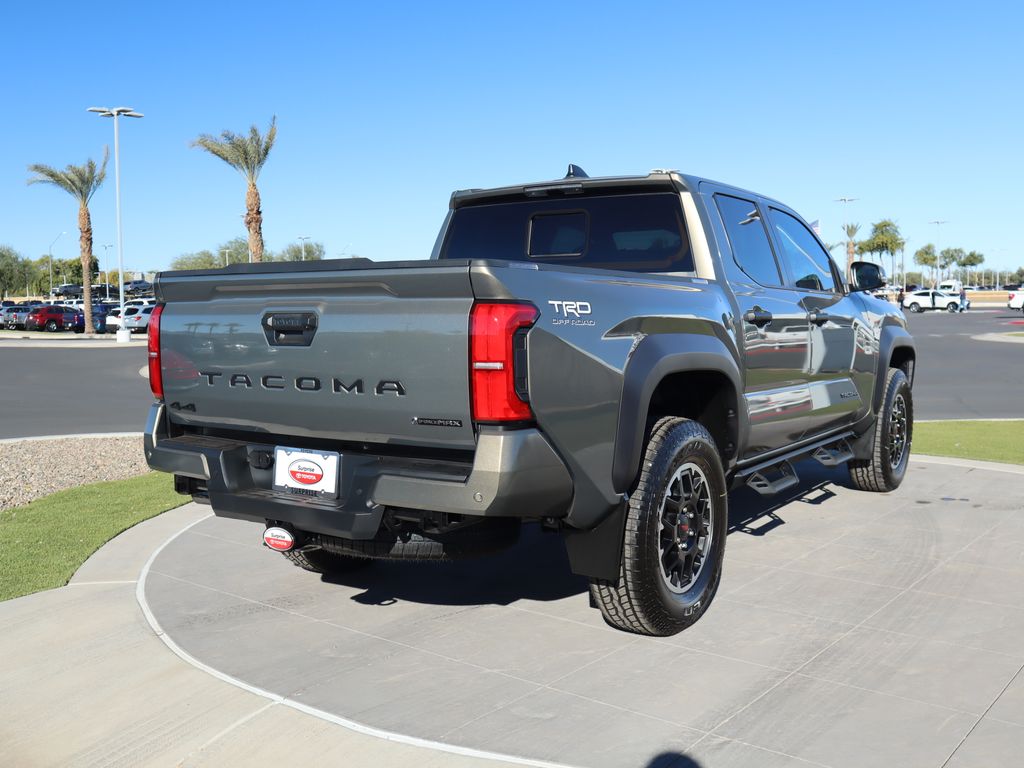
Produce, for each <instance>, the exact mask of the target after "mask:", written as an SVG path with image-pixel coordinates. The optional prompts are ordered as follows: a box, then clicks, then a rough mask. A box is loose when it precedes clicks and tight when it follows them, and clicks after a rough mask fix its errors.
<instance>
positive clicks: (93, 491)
mask: <svg viewBox="0 0 1024 768" xmlns="http://www.w3.org/2000/svg"><path fill="white" fill-rule="evenodd" d="M185 501H186V499H185V497H183V496H180V495H178V494H177V493H175V492H174V487H173V480H172V478H171V476H170V475H166V474H163V473H160V472H150V473H148V474H145V475H142V476H140V477H133V478H131V479H129V480H114V481H112V482H107V483H93V484H91V485H84V486H82V487H80V488H71V489H69V490H66V491H59V492H57V493H54V494H51V495H49V496H46V497H44V498H42V499H38V500H36V501H33V502H31V503H29V504H26V505H25V506H23V507H15V508H13V509H8V510H4V511H2V512H0V600H9V599H11V598H12V597H20V596H21V595H27V594H30V593H32V592H38V591H39V590H41V589H52V588H53V587H61V586H63V585H65V584H67V583H68V579H70V578H71V576H72V575H74V573H75V571H76V570H78V568H79V566H81V564H82V563H84V562H85V560H86V559H87V558H88V557H89V556H90V555H91V554H92V553H93V552H95V551H96V550H97V549H99V548H100V547H101V546H103V545H104V544H105V543H106V542H108V541H109V540H110V539H112V538H114V537H115V536H116V535H117V534H119V533H121V531H124V530H126V529H127V528H131V527H132V526H133V525H135V524H136V523H141V522H142V521H143V520H147V519H149V518H151V517H153V516H154V515H158V514H160V513H161V512H165V511H166V510H168V509H172V508H173V507H177V506H180V505H181V504H184V503H185Z"/></svg>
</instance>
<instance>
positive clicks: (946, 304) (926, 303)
mask: <svg viewBox="0 0 1024 768" xmlns="http://www.w3.org/2000/svg"><path fill="white" fill-rule="evenodd" d="M970 306H971V303H970V302H967V307H968V308H970ZM903 308H904V309H909V310H910V311H911V312H924V311H925V310H926V309H944V310H946V311H947V312H959V311H960V297H959V296H954V295H953V294H951V293H943V292H942V291H928V290H925V291H914V292H913V293H908V294H907V295H906V296H904V297H903Z"/></svg>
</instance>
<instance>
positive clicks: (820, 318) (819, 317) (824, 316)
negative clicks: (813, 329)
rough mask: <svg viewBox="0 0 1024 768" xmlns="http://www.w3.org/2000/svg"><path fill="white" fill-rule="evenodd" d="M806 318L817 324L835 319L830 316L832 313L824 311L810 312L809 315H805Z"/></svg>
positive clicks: (820, 324)
mask: <svg viewBox="0 0 1024 768" xmlns="http://www.w3.org/2000/svg"><path fill="white" fill-rule="evenodd" d="M807 319H808V321H810V322H811V323H813V324H814V325H817V326H822V325H824V324H825V323H828V322H830V321H832V320H835V318H834V317H832V315H830V314H828V313H826V312H811V313H810V314H809V315H807Z"/></svg>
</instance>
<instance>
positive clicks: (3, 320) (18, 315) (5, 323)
mask: <svg viewBox="0 0 1024 768" xmlns="http://www.w3.org/2000/svg"><path fill="white" fill-rule="evenodd" d="M27 314H28V305H26V304H15V305H13V306H10V307H4V308H3V309H0V328H7V329H9V330H14V329H15V328H17V327H19V326H20V327H21V328H24V327H25V315H27Z"/></svg>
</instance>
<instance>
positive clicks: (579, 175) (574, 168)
mask: <svg viewBox="0 0 1024 768" xmlns="http://www.w3.org/2000/svg"><path fill="white" fill-rule="evenodd" d="M565 178H567V179H589V178H590V177H589V176H587V172H586V171H584V170H583V169H582V168H580V167H579V166H578V165H573V164H572V163H569V170H568V171H566V172H565Z"/></svg>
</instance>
